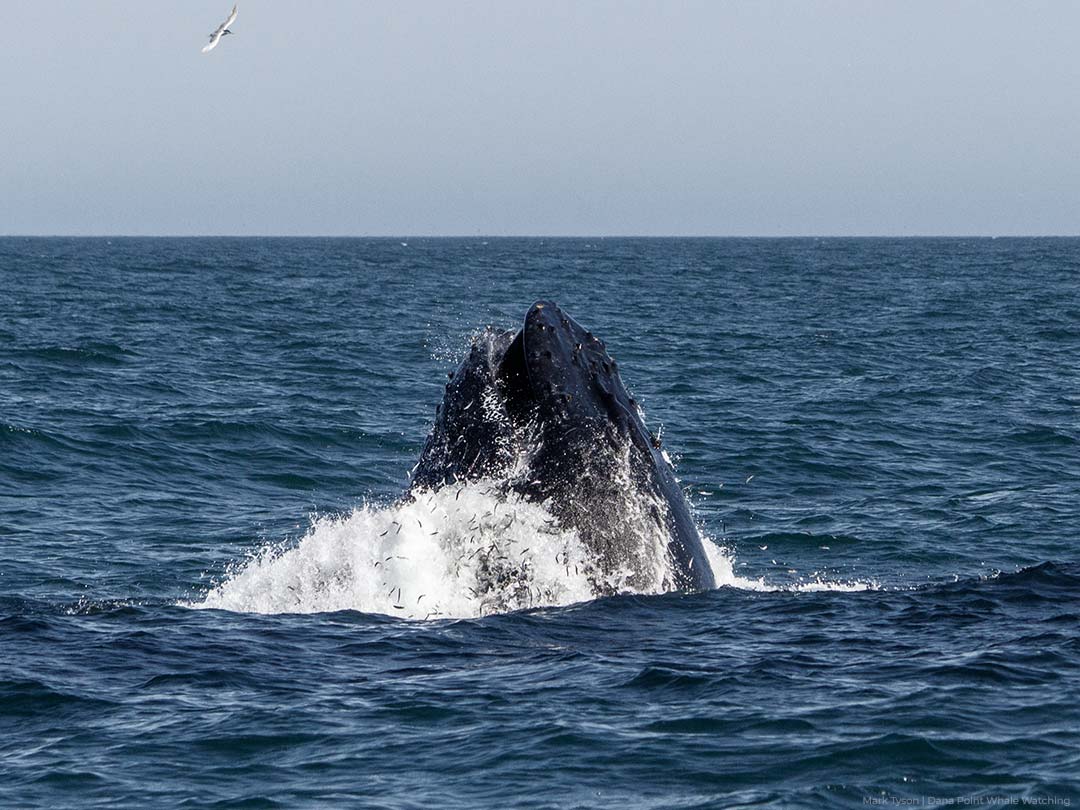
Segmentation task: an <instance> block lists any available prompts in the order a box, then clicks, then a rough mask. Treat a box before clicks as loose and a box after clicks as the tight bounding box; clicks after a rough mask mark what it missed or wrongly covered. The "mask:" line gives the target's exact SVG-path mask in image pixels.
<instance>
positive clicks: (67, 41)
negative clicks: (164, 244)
mask: <svg viewBox="0 0 1080 810" xmlns="http://www.w3.org/2000/svg"><path fill="white" fill-rule="evenodd" d="M231 3H232V0H173V1H172V2H159V1H158V0H151V1H150V2H144V3H139V2H134V1H133V0H123V2H119V0H117V1H115V2H114V1H113V0H93V1H91V0H53V2H29V0H27V2H20V1H19V0H7V2H4V4H3V17H2V23H0V76H2V81H0V233H7V234H350V235H353V234H354V235H364V234H410V235H412V234H478V233H480V234H493V235H497V234H705V235H709V234H719V235H727V234H731V235H740V234H759V235H787V234H942V233H944V234H1045V233H1050V234H1054V233H1068V234H1077V233H1080V3H1077V2H1075V0H1061V1H1060V2H1016V1H1015V0H1009V1H1008V2H991V1H988V0H980V1H978V2H975V1H973V2H947V1H946V2H918V1H913V0H902V1H901V2H882V1H878V0H863V1H862V2H811V1H810V0H805V1H804V2H749V1H748V2H723V1H722V0H712V1H711V2H689V1H687V2H680V1H679V0H668V1H667V2H644V1H643V0H565V1H564V0H555V2H551V1H550V0H548V1H546V2H538V1H531V2H524V0H490V2H488V1H487V0H475V1H470V2H453V0H447V1H446V2H433V1H432V0H393V2H390V1H388V0H322V1H321V2H318V1H314V0H313V1H311V2H303V3H300V2H284V0H280V1H279V0H240V16H239V19H238V20H237V22H236V23H235V24H234V25H233V30H234V31H235V33H236V35H235V36H232V37H227V38H226V39H225V40H224V41H223V42H222V43H221V45H220V46H219V47H218V48H217V50H215V51H213V52H212V53H210V54H207V55H203V54H201V53H200V52H199V49H200V48H201V47H202V46H203V44H204V43H205V41H206V35H207V34H208V33H209V32H210V31H211V30H213V28H214V27H216V26H217V24H218V23H219V22H220V21H221V20H223V19H224V18H225V16H226V15H227V14H228V11H229V8H230V6H231Z"/></svg>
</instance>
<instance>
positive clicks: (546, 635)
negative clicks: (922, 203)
mask: <svg viewBox="0 0 1080 810" xmlns="http://www.w3.org/2000/svg"><path fill="white" fill-rule="evenodd" d="M537 299H550V300H554V301H556V302H558V303H559V305H560V306H562V307H563V308H564V309H565V310H566V311H567V312H569V313H570V314H571V315H573V317H574V318H576V319H577V320H578V321H579V322H580V323H582V324H583V325H584V326H586V327H587V328H589V329H591V330H592V331H593V332H594V333H595V334H596V335H599V336H601V337H602V338H603V339H604V341H605V342H606V344H607V346H608V349H609V351H610V352H611V353H612V354H613V355H614V356H615V357H617V359H618V362H619V368H620V372H621V375H622V379H623V380H624V382H625V383H626V385H627V387H628V388H629V389H630V391H631V392H632V393H633V395H634V396H635V398H636V399H637V401H638V402H639V403H640V404H641V405H642V408H643V409H644V412H645V415H646V421H647V424H648V426H649V427H650V429H653V430H657V431H661V432H662V437H663V443H664V446H665V448H666V450H667V452H668V454H669V455H670V457H671V460H672V462H673V464H674V466H675V469H676V474H677V476H678V478H679V480H680V482H681V484H682V486H683V487H684V488H685V491H686V492H687V493H688V496H689V498H690V501H691V503H692V505H693V512H694V517H695V519H696V521H697V522H698V524H699V526H700V528H701V532H702V534H703V535H704V536H705V537H706V538H707V542H708V546H709V549H710V554H709V556H710V559H711V560H712V567H713V571H714V574H715V575H716V579H717V583H718V587H717V588H716V589H715V590H710V591H707V592H702V593H692V594H684V593H646V592H627V593H622V594H619V595H615V596H607V597H603V598H595V597H594V596H593V595H592V594H591V593H590V592H589V589H588V587H587V584H585V583H583V581H582V578H581V577H580V576H577V575H576V573H575V572H573V571H572V570H571V567H570V566H569V565H565V564H564V563H565V561H566V559H568V558H567V557H565V556H563V557H560V556H559V554H558V552H556V553H555V555H554V556H553V555H552V554H550V553H549V552H550V549H551V547H550V546H543V545H542V543H541V539H542V538H540V527H541V526H542V525H543V524H544V520H545V513H544V509H543V506H542V505H537V504H530V503H525V502H513V501H507V500H506V498H505V496H503V495H500V494H499V491H498V489H497V487H495V486H493V485H492V484H491V482H486V483H485V482H479V483H473V484H469V485H464V486H461V487H456V488H453V489H452V490H451V488H449V487H447V488H445V489H444V490H442V491H439V492H433V493H430V494H429V495H427V496H426V497H425V498H423V499H417V500H413V501H406V500H403V499H402V494H403V492H404V490H405V489H406V487H407V486H408V482H409V476H410V470H411V469H412V467H413V465H415V464H416V462H417V459H418V457H419V453H420V450H421V448H422V447H423V444H424V440H425V437H426V436H427V434H428V431H429V429H430V428H431V425H432V420H433V418H434V415H435V408H436V406H437V405H439V403H440V402H441V400H442V396H443V390H444V385H445V383H446V382H447V375H448V373H449V372H452V371H453V370H454V368H455V367H456V365H457V364H458V362H460V360H461V359H462V358H463V357H464V356H465V354H466V353H467V351H468V348H469V345H470V341H471V339H472V338H473V337H474V336H476V335H477V334H479V331H480V330H481V329H482V328H483V327H485V326H486V325H489V324H493V325H496V326H498V327H502V328H507V329H513V328H517V327H518V326H520V323H521V319H522V317H523V316H524V314H525V312H526V310H527V309H528V307H529V306H530V305H531V304H532V303H533V301H535V300H537ZM500 506H501V507H502V508H503V509H504V510H507V511H508V512H509V513H512V514H514V515H515V516H516V518H517V522H516V523H515V525H514V528H513V530H512V532H510V533H509V534H506V535H505V536H503V535H500V536H498V537H494V538H493V539H492V542H493V543H505V544H507V545H506V548H512V549H513V550H514V551H515V553H517V552H518V551H520V555H521V556H522V558H525V559H528V560H530V565H531V567H530V569H529V570H530V571H531V574H530V576H531V577H533V578H534V580H535V582H534V584H535V585H536V586H537V588H536V591H535V593H537V594H541V595H540V596H537V597H536V602H535V604H533V603H529V604H520V605H516V609H510V608H507V606H506V604H505V603H499V604H496V603H493V602H491V601H490V600H485V599H484V598H482V597H483V594H480V595H477V594H476V593H475V592H474V589H473V588H472V585H471V584H470V583H471V580H470V576H471V575H472V574H471V572H470V571H471V569H469V567H468V565H467V557H466V555H465V554H464V551H465V550H467V549H463V548H462V547H461V546H460V545H454V544H453V543H452V542H451V539H452V538H455V537H456V538H458V539H459V540H460V538H461V537H462V536H463V533H462V531H461V529H462V525H463V523H464V521H467V520H474V519H475V516H476V515H479V514H483V513H484V512H490V511H493V510H496V509H498V508H499V507H500ZM414 520H415V521H416V524H417V525H416V527H414V526H413V523H412V521H414ZM403 527H407V528H405V529H404V530H403ZM429 530H430V531H429ZM572 540H573V538H566V537H563V538H561V540H560V542H564V543H571V542H572ZM545 542H546V541H545ZM534 546H536V548H537V549H542V550H543V553H541V551H538V550H535V549H534V548H533V547H534ZM0 549H2V556H0V806H2V807H12V808H15V807H18V808H23V807H26V808H35V807H41V808H45V807H49V808H52V807H80V808H90V807H183V808H262V807H268V808H273V807H331V806H332V807H371V808H395V809H397V808H429V807H438V808H463V809H464V808H505V807H515V808H537V809H539V808H608V807H631V808H714V807H716V808H719V807H751V806H752V807H775V808H789V807H851V808H855V807H868V806H879V807H880V806H998V805H1002V806H1022V805H1023V806H1040V807H1060V806H1074V805H1075V804H1076V803H1077V802H1080V708H1078V705H1077V704H1078V698H1080V240H1078V239H959V238H949V239H843V238H828V239H811V238H807V239H622V238H620V239H614V238H608V239H600V238H595V239H557V238H529V239H516V238H498V239H496V238H491V239H488V238H481V237H477V238H457V239H434V238H400V239H382V238H378V239H375V238H371V239H330V238H327V239H323V238H311V239H292V238H236V239H233V238H190V239H173V238H157V239H142V238H110V239H106V238H93V239H74V238H3V239H0ZM529 555H532V556H529ZM564 555H565V550H564ZM377 562H378V563H381V565H380V566H375V563H377ZM540 586H543V588H541V587H540ZM387 589H389V592H388V590H387ZM630 590H632V589H630ZM530 593H533V591H530ZM530 598H531V597H530ZM500 604H501V607H500V606H499V605H500ZM511 607H515V606H511Z"/></svg>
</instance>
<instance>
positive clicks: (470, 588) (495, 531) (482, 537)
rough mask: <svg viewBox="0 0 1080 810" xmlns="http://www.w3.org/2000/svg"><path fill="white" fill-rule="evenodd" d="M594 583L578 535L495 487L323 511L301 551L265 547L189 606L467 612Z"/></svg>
mask: <svg viewBox="0 0 1080 810" xmlns="http://www.w3.org/2000/svg"><path fill="white" fill-rule="evenodd" d="M590 577H593V579H592V580H590ZM594 581H595V574H594V571H593V567H592V566H591V564H590V562H589V558H588V555H587V554H586V549H585V546H584V545H583V544H582V542H581V540H580V538H579V537H578V535H577V532H575V531H567V530H564V529H563V528H561V527H560V526H559V525H558V523H557V522H556V521H555V520H554V518H552V517H551V515H550V514H549V513H548V512H547V511H546V510H545V509H544V508H543V507H542V506H540V505H537V504H533V503H530V502H528V501H524V500H522V499H521V498H520V497H519V496H517V495H516V494H514V493H512V492H511V493H505V492H502V491H500V490H499V489H498V488H497V487H496V486H495V485H494V484H491V483H490V482H489V483H482V484H472V485H468V486H466V485H457V486H448V487H444V488H442V489H441V490H439V491H438V492H419V493H416V495H415V499H414V500H411V501H407V502H403V503H398V504H394V505H391V506H384V507H377V506H371V505H367V506H364V507H362V508H359V509H356V510H355V511H353V513H352V514H350V515H347V516H341V517H322V518H316V519H315V520H314V521H313V523H312V526H311V528H310V529H309V530H308V532H307V534H306V535H305V536H304V537H303V538H302V539H301V540H300V542H299V544H298V545H296V546H295V547H294V548H291V549H282V548H280V547H276V548H265V549H263V550H262V551H261V552H259V553H258V554H256V555H255V556H254V557H253V558H251V559H250V560H248V561H247V562H246V563H242V564H240V565H239V566H237V567H236V569H235V570H233V571H231V572H230V575H229V577H228V578H227V579H226V580H225V581H224V582H222V583H221V584H219V585H218V586H217V587H215V588H213V589H212V590H211V591H210V592H209V593H208V594H207V595H206V598H205V599H204V600H203V601H202V602H199V603H197V604H191V605H190V606H191V607H200V608H221V609H225V610H233V611H240V612H251V613H317V612H327V611H335V610H359V611H363V612H367V613H384V614H387V615H390V616H398V617H402V618H407V619H435V618H463V617H473V616H485V615H489V614H491V613H504V612H507V611H512V610H522V609H525V608H531V607H541V606H555V605H568V604H573V603H575V602H583V601H587V600H589V599H592V598H593V582H594Z"/></svg>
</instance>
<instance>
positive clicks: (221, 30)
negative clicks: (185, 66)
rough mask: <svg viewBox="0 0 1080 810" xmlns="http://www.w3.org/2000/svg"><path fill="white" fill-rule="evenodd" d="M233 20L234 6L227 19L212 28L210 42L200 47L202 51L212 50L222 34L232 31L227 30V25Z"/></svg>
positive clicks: (234, 15) (234, 17)
mask: <svg viewBox="0 0 1080 810" xmlns="http://www.w3.org/2000/svg"><path fill="white" fill-rule="evenodd" d="M234 22H236V6H233V7H232V13H231V14H229V19H227V20H226V21H225V22H223V23H222V24H221V25H219V26H218V27H217V28H215V29H214V33H212V34H211V35H210V42H209V43H207V45H206V47H204V48H203V49H202V52H203V53H209V52H210V51H212V50H214V48H216V47H217V44H218V43H219V42H221V38H222V37H223V36H225V35H226V34H231V33H232V31H230V30H229V26H230V25H232V24H233V23H234Z"/></svg>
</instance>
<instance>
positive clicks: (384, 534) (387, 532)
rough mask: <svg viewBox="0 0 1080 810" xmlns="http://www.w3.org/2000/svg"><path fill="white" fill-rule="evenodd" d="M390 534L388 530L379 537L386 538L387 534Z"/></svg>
mask: <svg viewBox="0 0 1080 810" xmlns="http://www.w3.org/2000/svg"><path fill="white" fill-rule="evenodd" d="M389 533H390V530H389V529H387V530H386V531H385V532H383V533H382V534H380V535H379V537H386V535H387V534H389Z"/></svg>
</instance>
